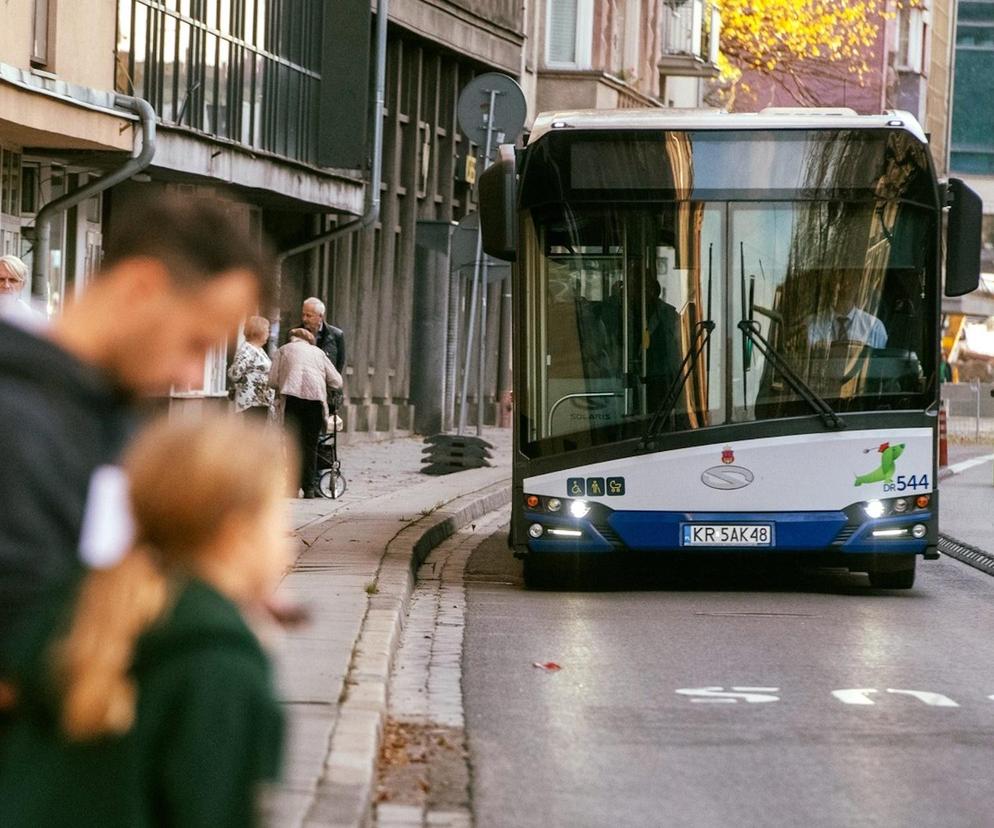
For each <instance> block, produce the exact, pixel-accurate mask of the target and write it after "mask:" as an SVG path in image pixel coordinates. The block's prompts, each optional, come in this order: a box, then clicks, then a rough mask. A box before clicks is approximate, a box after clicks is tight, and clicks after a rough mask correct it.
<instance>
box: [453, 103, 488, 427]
mask: <svg viewBox="0 0 994 828" xmlns="http://www.w3.org/2000/svg"><path fill="white" fill-rule="evenodd" d="M489 91H490V105H489V107H488V109H487V140H486V146H485V150H484V154H483V169H484V171H485V170H486V169H487V167H489V166H490V152H491V144H492V142H493V121H494V102H495V101H496V100H497V90H496V89H491V90H489ZM482 258H483V228H482V227H478V229H477V231H476V257H475V259H474V261H473V294H472V297H471V299H470V310H469V331H468V332H467V333H466V361H465V363H464V367H463V375H462V390H461V392H460V394H459V428H458V429H456V433H457V434H462V433H463V430H464V429H465V428H466V396H467V393H468V389H469V372H470V370H471V366H472V364H473V363H472V358H473V337H474V335H475V333H476V306H477V302H478V299H477V294H478V292H480V260H481V259H482ZM483 277H484V279H486V263H485V262H484V265H483ZM482 292H483V303H482V304H483V313H484V314H485V313H486V310H487V294H486V284H485V283H484V285H483V290H482ZM486 325H487V320H486V317H484V318H483V319H481V320H480V361H479V366H478V373H477V383H478V387H477V389H476V396H477V413H476V419H477V424H476V433H477V435H478V436H479V435H480V434H481V433H482V432H483V367H482V366H483V358H484V355H483V348H484V343H485V341H486Z"/></svg>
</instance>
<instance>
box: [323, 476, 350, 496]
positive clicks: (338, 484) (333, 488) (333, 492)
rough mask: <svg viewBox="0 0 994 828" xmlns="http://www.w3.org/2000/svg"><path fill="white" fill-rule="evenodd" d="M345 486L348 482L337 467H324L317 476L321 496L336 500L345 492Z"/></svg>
mask: <svg viewBox="0 0 994 828" xmlns="http://www.w3.org/2000/svg"><path fill="white" fill-rule="evenodd" d="M332 481H334V483H332ZM347 486H348V482H347V481H346V480H345V476H344V475H343V474H342V473H341V472H340V471H339V470H338V469H325V470H324V471H322V472H321V476H320V477H319V478H318V491H319V492H320V493H321V497H327V498H330V499H331V500H337V499H338V498H340V497H341V496H342V495H343V494H345V489H346V487H347Z"/></svg>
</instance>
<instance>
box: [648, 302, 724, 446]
mask: <svg viewBox="0 0 994 828" xmlns="http://www.w3.org/2000/svg"><path fill="white" fill-rule="evenodd" d="M714 328H715V324H714V322H713V321H711V320H710V319H706V320H704V321H703V322H698V323H697V327H696V330H695V331H694V339H693V340H692V341H691V343H690V348H689V349H688V350H687V355H686V356H685V357H684V358H683V362H681V363H680V369H679V371H677V375H676V377H674V379H673V382H671V383H670V387H669V388H668V389H666V396H665V397H663V399H662V400H661V401H660V403H659V405H658V406H657V407H656V410H655V411H654V412H653V414H652V418H651V419H650V420H649V423H648V425H647V426H646V429H645V434H644V435H643V436H642V446H641V447H642V448H643V449H651V448H652V440H653V439H654V438H655V437H656V435H657V434H658V433H659V431H660V430H661V428H662V424H663V423H664V422H666V419H667V418H668V417H669V416H670V414H671V413H672V411H673V409H674V407H676V401H677V400H678V399H679V397H680V392H681V391H682V390H683V386H685V385H686V384H687V380H688V379H690V375H691V374H692V373H694V368H695V367H696V366H697V361H698V360H699V359H700V358H701V354H702V353H704V349H705V348H707V346H708V343H709V342H710V341H711V334H712V333H713V332H714Z"/></svg>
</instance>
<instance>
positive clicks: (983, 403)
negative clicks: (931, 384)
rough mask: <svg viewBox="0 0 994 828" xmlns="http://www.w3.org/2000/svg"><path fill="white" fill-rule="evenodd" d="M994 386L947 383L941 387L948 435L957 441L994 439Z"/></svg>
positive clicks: (979, 383)
mask: <svg viewBox="0 0 994 828" xmlns="http://www.w3.org/2000/svg"><path fill="white" fill-rule="evenodd" d="M992 392H994V383H989V382H977V381H974V382H947V383H943V385H942V404H943V406H945V408H946V412H947V417H948V422H949V434H950V435H951V436H953V437H958V438H960V439H972V440H994V397H992Z"/></svg>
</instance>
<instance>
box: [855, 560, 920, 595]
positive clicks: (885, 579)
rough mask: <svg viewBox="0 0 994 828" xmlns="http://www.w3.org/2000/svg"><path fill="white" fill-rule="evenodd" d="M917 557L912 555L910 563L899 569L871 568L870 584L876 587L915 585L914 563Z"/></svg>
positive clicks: (907, 586)
mask: <svg viewBox="0 0 994 828" xmlns="http://www.w3.org/2000/svg"><path fill="white" fill-rule="evenodd" d="M917 561H918V558H917V557H914V556H912V558H911V561H910V565H908V566H905V567H903V568H901V569H871V570H870V571H869V572H868V573H867V574H868V575H869V576H870V586H872V587H875V588H876V589H911V588H912V587H913V586H914V585H915V564H916V563H917Z"/></svg>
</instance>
